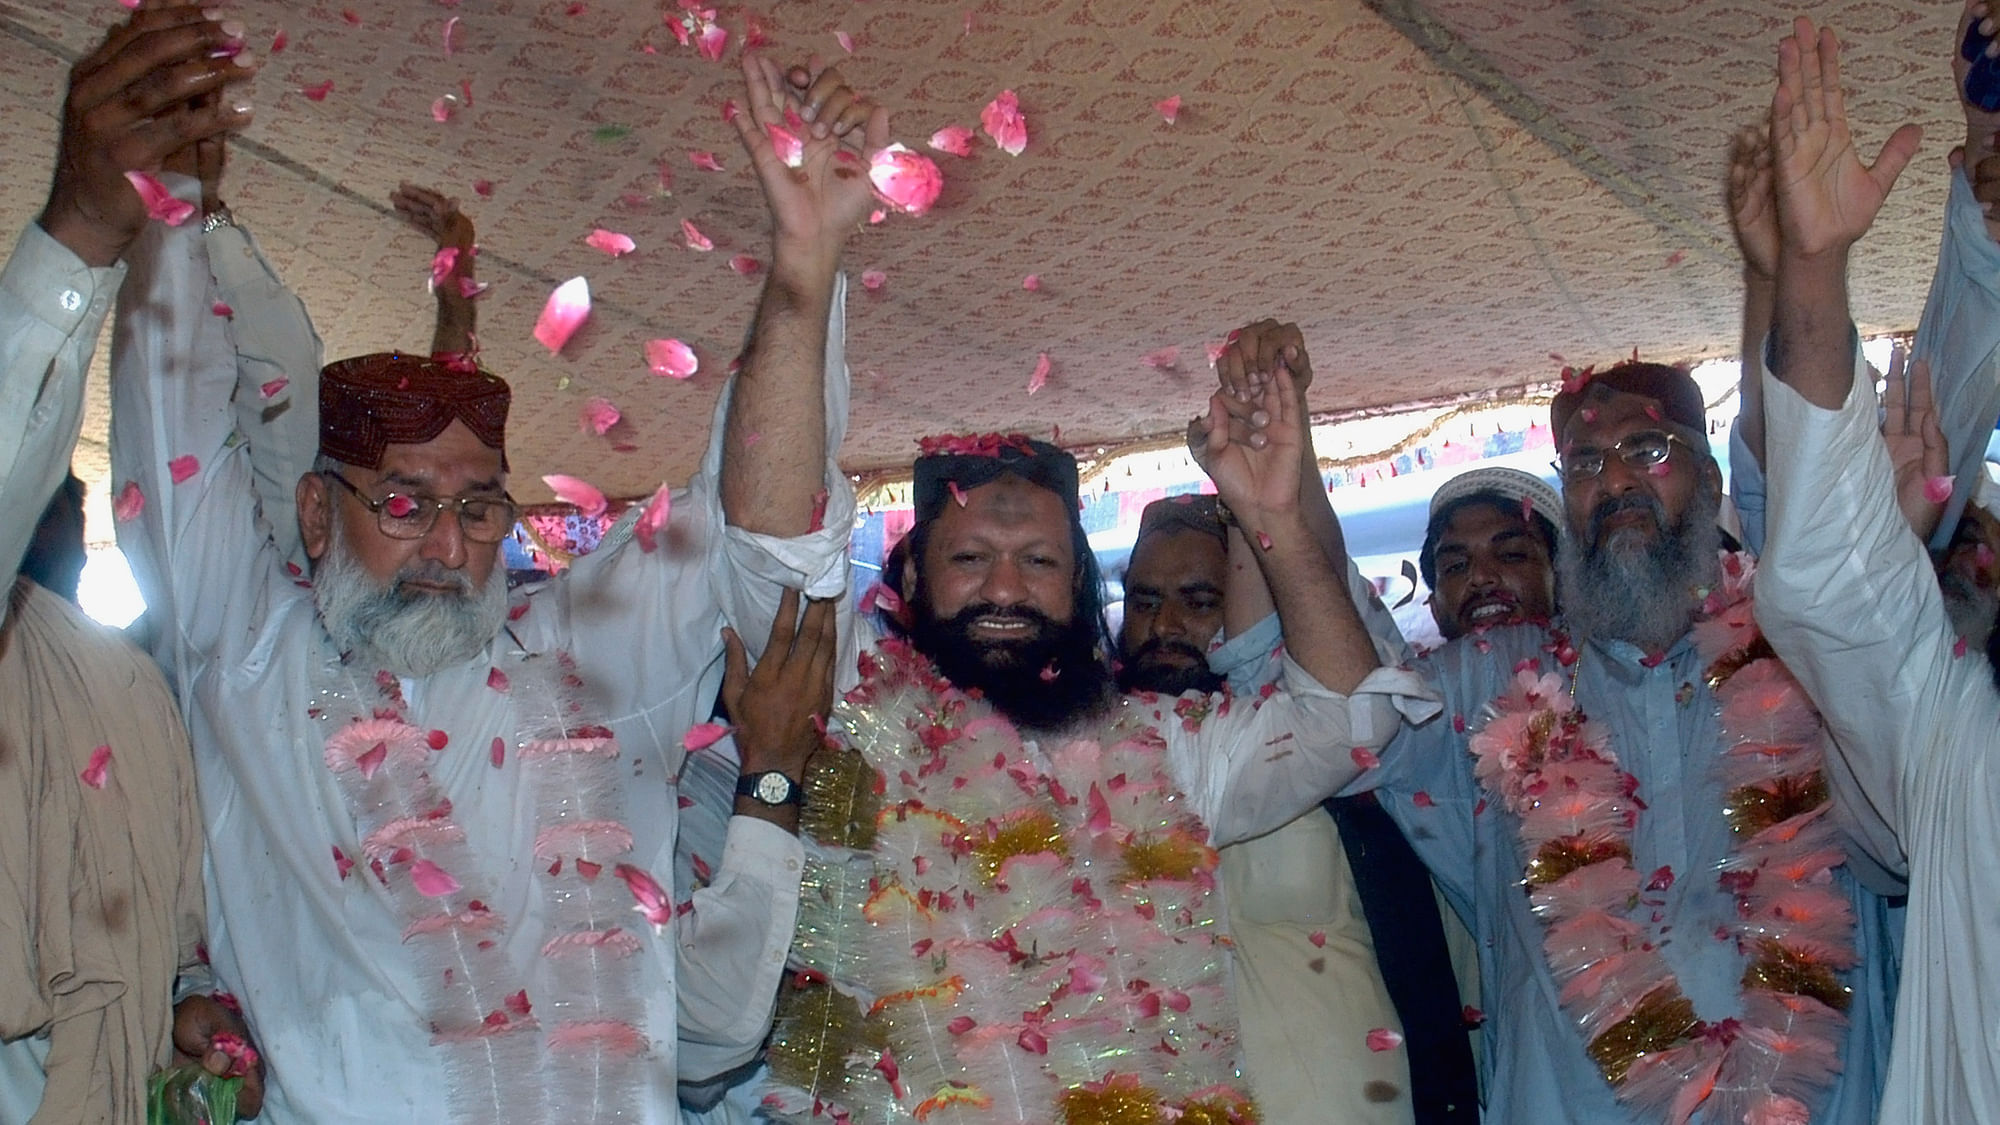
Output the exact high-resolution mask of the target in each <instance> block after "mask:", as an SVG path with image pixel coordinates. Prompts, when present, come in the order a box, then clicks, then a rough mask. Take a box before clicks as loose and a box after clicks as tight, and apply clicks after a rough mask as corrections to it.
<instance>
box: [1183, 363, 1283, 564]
mask: <svg viewBox="0 0 2000 1125" xmlns="http://www.w3.org/2000/svg"><path fill="white" fill-rule="evenodd" d="M1270 380H1271V381H1270V383H1269V385H1268V386H1266V387H1264V388H1263V389H1262V390H1261V391H1259V392H1257V393H1255V394H1253V395H1252V396H1251V397H1250V399H1248V400H1247V404H1248V405H1251V406H1253V407H1255V408H1256V409H1257V410H1259V411H1261V412H1262V413H1264V414H1265V415H1266V416H1267V418H1268V419H1269V420H1268V421H1267V422H1266V423H1265V424H1264V425H1263V426H1262V427H1261V428H1257V429H1256V430H1255V431H1254V433H1255V435H1256V436H1257V437H1261V438H1262V439H1263V441H1262V442H1261V443H1258V442H1256V441H1254V440H1250V439H1249V435H1250V434H1251V433H1252V432H1253V431H1251V430H1250V428H1249V427H1248V426H1247V424H1246V423H1245V422H1244V421H1243V420H1241V419H1237V418H1235V417H1233V416H1232V403H1231V401H1230V400H1231V399H1232V398H1233V397H1234V396H1232V395H1231V394H1229V393H1228V392H1226V391H1222V390H1218V391H1216V392H1215V394H1214V395H1212V396H1210V398H1209V400H1208V414H1207V416H1206V417H1205V418H1201V419H1197V420H1196V423H1195V425H1196V427H1198V428H1199V429H1200V430H1201V435H1200V436H1201V438H1202V445H1201V450H1200V452H1198V453H1197V454H1196V460H1197V461H1199V462H1200V463H1201V466H1202V468H1203V469H1205V470H1206V471H1207V472H1208V476H1209V479H1210V480H1213V481H1214V482H1215V490H1216V492H1217V493H1218V494H1220V495H1221V497H1222V501H1223V503H1225V504H1228V505H1229V507H1230V510H1231V511H1233V512H1235V513H1236V516H1237V518H1238V519H1239V520H1240V521H1242V523H1243V525H1244V529H1245V530H1246V531H1258V530H1262V529H1263V526H1262V525H1263V524H1264V523H1265V522H1266V521H1267V519H1268V518H1269V517H1271V516H1273V515H1282V516H1284V517H1296V516H1297V514H1298V507H1299V476H1300V471H1301V470H1300V465H1299V457H1300V452H1301V451H1302V450H1303V449H1304V448H1305V441H1306V433H1305V409H1304V406H1303V404H1302V403H1301V402H1300V401H1299V393H1298V385H1297V383H1296V381H1295V380H1294V379H1293V377H1292V373H1291V371H1290V370H1289V369H1288V368H1287V367H1285V366H1284V365H1283V364H1279V365H1278V366H1277V367H1276V368H1275V369H1274V370H1273V371H1272V373H1271V376H1270Z"/></svg>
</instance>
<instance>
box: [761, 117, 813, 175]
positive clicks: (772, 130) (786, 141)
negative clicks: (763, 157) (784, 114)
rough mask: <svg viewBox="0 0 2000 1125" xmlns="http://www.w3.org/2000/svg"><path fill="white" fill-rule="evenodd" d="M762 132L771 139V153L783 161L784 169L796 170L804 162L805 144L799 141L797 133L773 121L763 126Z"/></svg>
mask: <svg viewBox="0 0 2000 1125" xmlns="http://www.w3.org/2000/svg"><path fill="white" fill-rule="evenodd" d="M764 132H765V133H766V134H768V135H769V136H770V138H771V151H772V152H775V153H777V154H778V159H779V160H782V161H784V164H785V167H787V168H796V167H798V166H799V165H801V164H804V163H805V162H806V159H805V152H806V146H805V142H804V141H801V140H800V139H799V136H798V134H797V133H794V132H792V131H791V130H790V129H787V128H785V127H784V126H783V125H780V124H778V123H777V122H775V121H774V122H772V123H771V124H769V125H766V126H764Z"/></svg>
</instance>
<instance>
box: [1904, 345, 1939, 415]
mask: <svg viewBox="0 0 2000 1125" xmlns="http://www.w3.org/2000/svg"><path fill="white" fill-rule="evenodd" d="M1907 382H1908V384H1909V396H1910V411H1911V413H1913V414H1915V415H1916V416H1917V417H1919V418H1925V417H1928V418H1929V419H1930V420H1931V421H1932V422H1936V421H1937V403H1936V400H1934V399H1933V398H1932V397H1931V391H1932V387H1931V365H1930V364H1929V363H1926V362H1925V361H1923V360H1921V359H1920V360H1917V361H1916V362H1914V363H1912V364H1910V368H1909V378H1908V380H1907Z"/></svg>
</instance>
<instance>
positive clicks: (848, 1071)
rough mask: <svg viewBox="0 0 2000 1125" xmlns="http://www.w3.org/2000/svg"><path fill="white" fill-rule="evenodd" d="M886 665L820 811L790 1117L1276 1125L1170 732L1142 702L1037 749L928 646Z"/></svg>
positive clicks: (814, 828)
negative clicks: (1231, 975) (951, 679)
mask: <svg viewBox="0 0 2000 1125" xmlns="http://www.w3.org/2000/svg"><path fill="white" fill-rule="evenodd" d="M863 674H864V680H863V682H862V684H861V686H860V687H858V688H856V689H855V690H854V691H853V692H851V693H849V695H848V696H847V698H846V699H845V700H844V701H843V702H842V704H841V705H840V707H839V708H838V711H837V717H838V719H839V720H840V724H841V727H842V735H843V741H844V742H845V744H846V745H847V746H848V747H850V748H851V749H850V750H849V751H848V752H847V753H848V759H849V762H850V767H851V772H852V774H853V778H852V784H850V785H849V786H847V787H846V789H845V790H844V791H843V792H844V793H845V794H846V795H845V796H844V797H841V798H840V799H839V801H838V802H837V803H838V804H839V805H840V809H839V810H838V811H835V812H834V813H833V814H832V815H829V814H828V810H827V809H826V808H825V807H819V808H815V807H812V805H811V804H809V807H808V809H807V816H806V818H805V819H806V825H807V830H808V833H809V834H810V835H812V836H814V837H816V838H817V840H818V846H819V849H820V850H819V851H818V854H817V855H816V857H815V860H814V862H812V863H810V864H809V865H808V866H809V871H808V875H807V879H806V890H805V893H804V894H802V896H801V900H802V901H801V909H800V920H799V931H798V932H799V941H798V943H797V944H796V945H795V946H794V959H795V963H801V964H802V965H803V966H804V971H803V972H802V973H801V974H800V976H801V982H800V983H801V984H804V985H806V986H807V987H805V988H804V989H802V990H799V991H795V992H793V993H792V994H791V995H789V996H788V997H787V998H786V1000H785V1001H784V1002H782V1003H781V1005H780V1015H779V1020H778V1026H777V1030H776V1033H775V1035H774V1037H773V1043H772V1047H771V1056H770V1057H771V1066H772V1070H773V1074H774V1076H775V1078H776V1080H777V1085H776V1088H775V1089H774V1091H773V1093H772V1094H771V1096H770V1097H768V1098H767V1099H766V1101H765V1105H766V1109H767V1111H769V1112H772V1113H774V1114H777V1115H779V1116H783V1117H788V1118H791V1119H794V1120H807V1119H819V1120H829V1119H831V1120H834V1121H852V1122H870V1123H875V1122H891V1121H907V1120H910V1119H912V1118H914V1119H915V1120H917V1121H922V1122H926V1123H927V1125H940V1123H948V1122H972V1121H1008V1122H1026V1121H1036V1122H1064V1123H1066V1125H1113V1123H1124V1122H1134V1123H1136V1122H1158V1121H1165V1120H1176V1121H1180V1122H1185V1123H1187V1125H1245V1123H1247V1122H1251V1121H1254V1120H1255V1119H1256V1118H1255V1109H1254V1107H1253V1106H1252V1104H1251V1103H1250V1101H1249V1098H1248V1096H1247V1095H1246V1094H1245V1093H1243V1092H1242V1091H1241V1089H1240V1088H1239V1087H1238V1086H1237V1085H1236V1083H1237V1075H1236V1041H1235V1040H1236V1015H1235V1011H1234V1004H1233V1002H1232V1000H1231V997H1230V993H1229V989H1228V981H1227V975H1228V962H1227V953H1226V941H1227V939H1226V938H1225V937H1224V935H1223V934H1222V932H1221V928H1220V924H1219V922H1218V907H1219V903H1218V901H1217V899H1216V897H1215V866H1216V853H1215V851H1214V849H1213V848H1211V847H1209V845H1208V842H1207V839H1208V833H1207V830H1206V828H1204V827H1203V825H1202V824H1201V822H1200V821H1199V820H1198V819H1197V818H1196V817H1195V816H1194V815H1193V813H1192V812H1191V811H1190V810H1189V809H1188V807H1187V802H1186V798H1185V797H1184V796H1183V795H1182V794H1181V793H1180V791H1179V789H1178V788H1177V787H1176V786H1175V784H1174V783H1173V781H1172V779H1171V778H1170V777H1169V775H1168V772H1167V762H1166V754H1165V743H1164V741H1163V740H1162V739H1161V738H1160V737H1159V735H1158V734H1157V733H1156V732H1154V731H1153V730H1152V729H1151V728H1150V727H1148V726H1146V725H1145V724H1144V723H1142V722H1140V721H1138V719H1137V717H1136V715H1134V714H1133V713H1132V712H1131V711H1129V710H1128V709H1125V708H1123V707H1121V708H1120V709H1119V710H1117V711H1116V712H1114V713H1113V714H1112V715H1111V716H1110V717H1108V718H1107V719H1105V720H1104V721H1103V722H1102V724H1101V726H1100V727H1099V728H1098V729H1097V730H1096V731H1095V732H1093V733H1094V734H1096V737H1094V738H1093V737H1085V738H1077V739H1074V740H1071V741H1068V742H1065V743H1064V744H1062V745H1061V746H1059V747H1053V748H1050V749H1049V750H1048V751H1047V752H1036V751H1034V750H1033V749H1031V748H1029V747H1026V746H1024V745H1023V743H1022V740H1021V737H1020V735H1019V734H1018V733H1017V732H1016V730H1015V729H1014V727H1013V726H1012V725H1011V724H1009V723H1008V722H1007V721H1006V720H1005V719H1003V718H1001V717H999V716H997V715H995V714H993V712H992V710H991V708H990V707H989V706H988V705H986V704H984V703H982V702H980V701H978V700H977V699H974V698H971V697H968V696H967V695H966V694H964V693H963V692H960V691H958V690H956V689H954V688H952V687H951V686H950V685H949V684H948V683H946V682H945V681H944V680H942V679H941V678H940V677H938V675H937V674H936V672H935V671H934V670H933V669H932V667H931V665H930V663H929V661H927V660H925V659H924V658H923V657H922V656H920V655H918V654H917V653H915V652H914V651H913V650H911V649H910V648H909V647H908V646H907V645H903V644H900V643H897V642H894V641H885V642H883V644H882V645H881V646H880V647H879V648H878V649H876V650H875V652H874V653H873V654H871V655H869V656H866V657H864V658H863ZM823 781H824V779H823V778H820V779H815V781H814V783H813V784H809V793H811V794H812V797H811V798H809V801H813V802H822V803H823V799H824V798H825V797H826V796H827V794H828V793H829V792H832V791H834V790H837V789H839V787H838V786H831V787H830V786H826V785H824V784H820V783H821V782H823ZM843 821H844V822H845V823H841V822H843Z"/></svg>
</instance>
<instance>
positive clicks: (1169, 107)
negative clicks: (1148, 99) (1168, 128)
mask: <svg viewBox="0 0 2000 1125" xmlns="http://www.w3.org/2000/svg"><path fill="white" fill-rule="evenodd" d="M1153 108H1154V109H1157V110H1159V111H1160V117H1161V119H1163V120H1164V121H1166V123H1167V124H1169V125H1172V124H1173V123H1174V122H1176V121H1178V120H1180V116H1181V96H1180V95H1179V94H1175V95H1174V96H1172V97H1170V98H1165V99H1162V100H1160V101H1157V102H1154V103H1153Z"/></svg>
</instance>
